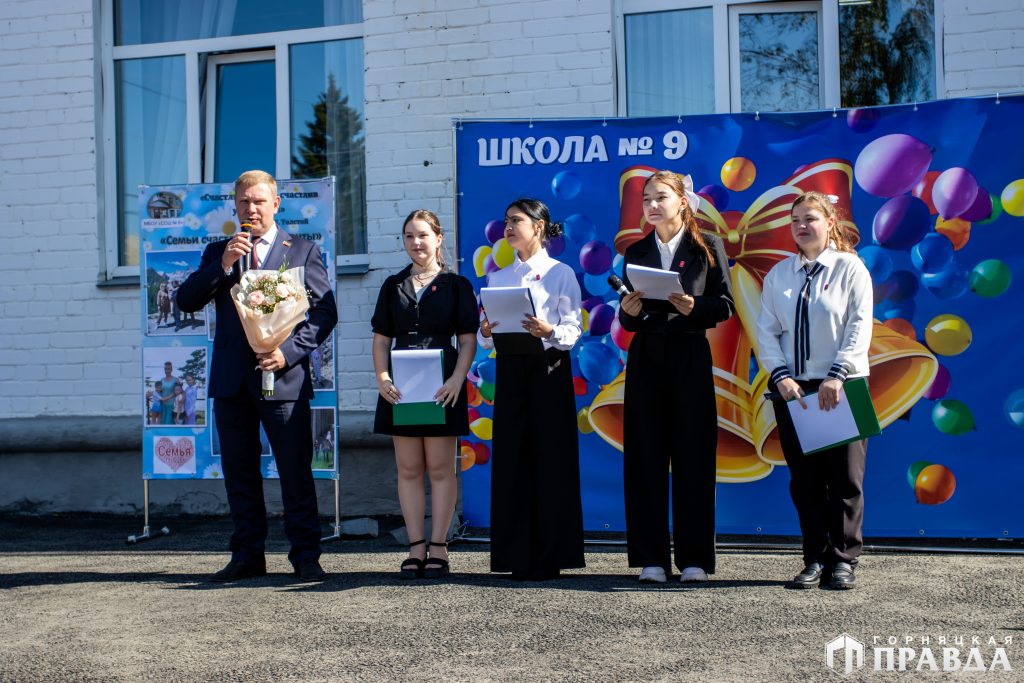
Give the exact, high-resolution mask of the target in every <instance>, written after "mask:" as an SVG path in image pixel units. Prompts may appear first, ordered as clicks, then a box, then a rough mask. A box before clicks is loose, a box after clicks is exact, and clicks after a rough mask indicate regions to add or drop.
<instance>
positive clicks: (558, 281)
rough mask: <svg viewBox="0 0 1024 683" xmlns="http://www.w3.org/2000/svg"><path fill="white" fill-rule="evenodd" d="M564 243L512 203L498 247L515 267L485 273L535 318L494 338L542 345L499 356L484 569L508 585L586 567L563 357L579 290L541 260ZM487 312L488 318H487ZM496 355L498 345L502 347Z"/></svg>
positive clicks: (484, 332)
mask: <svg viewBox="0 0 1024 683" xmlns="http://www.w3.org/2000/svg"><path fill="white" fill-rule="evenodd" d="M560 234H561V225H559V224H552V223H551V216H550V214H549V212H548V208H547V207H546V206H545V205H544V204H543V203H542V202H540V201H537V200H534V199H519V200H517V201H515V202H513V203H512V204H510V205H509V207H508V208H507V209H506V211H505V240H506V241H507V242H508V244H509V246H510V247H512V248H513V249H515V251H516V257H515V261H513V263H512V264H511V265H509V266H508V267H506V268H503V269H501V270H499V271H496V272H494V273H491V275H490V277H489V278H488V286H491V287H528V288H529V290H530V295H531V296H532V298H533V304H534V308H535V312H536V317H534V316H529V317H527V318H526V319H525V320H523V321H522V329H521V330H520V329H514V330H504V329H496V328H498V327H499V325H498V324H497V323H495V325H493V326H492V325H491V324H490V322H489V321H488V320H487V318H486V317H485V318H484V319H483V320H482V321H481V324H480V332H479V335H480V336H479V343H480V345H481V346H482V347H483V348H487V349H489V348H493V347H494V339H493V338H492V336H491V331H492V330H495V332H497V333H504V332H518V333H520V334H522V333H523V331H525V333H527V334H530V335H532V336H533V337H536V338H538V339H540V340H541V342H542V345H543V352H542V353H536V354H518V353H510V352H503V351H502V350H501V349H500V348H499V350H498V352H497V377H496V379H495V387H494V391H495V394H494V434H493V441H492V447H493V450H494V453H493V458H492V460H491V463H492V465H491V570H492V571H495V572H511V573H512V578H513V579H519V580H544V579H550V578H554V577H557V576H558V574H559V572H560V571H561V570H562V569H573V568H578V567H583V566H584V559H583V507H582V504H581V500H580V464H579V444H578V432H577V428H576V396H575V393H574V391H573V384H572V363H571V361H570V358H569V350H570V349H572V347H573V345H574V344H575V343H576V341H577V340H578V339H579V338H580V335H581V334H582V332H583V328H582V325H581V322H580V321H581V320H582V314H581V302H580V298H581V297H580V286H579V283H578V282H577V281H576V275H575V273H574V272H573V270H572V268H570V267H569V266H567V265H565V264H564V263H560V262H559V261H556V260H555V259H553V258H551V257H550V256H548V253H547V251H546V250H545V249H544V246H543V245H544V243H545V242H546V241H547V240H548V239H550V238H552V237H556V236H558V235H560ZM485 313H486V311H485ZM499 346H500V344H499Z"/></svg>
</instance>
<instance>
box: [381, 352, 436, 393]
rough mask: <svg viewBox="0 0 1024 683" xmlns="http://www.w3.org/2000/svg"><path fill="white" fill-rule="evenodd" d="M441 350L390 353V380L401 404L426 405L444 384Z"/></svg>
mask: <svg viewBox="0 0 1024 683" xmlns="http://www.w3.org/2000/svg"><path fill="white" fill-rule="evenodd" d="M443 377H444V366H443V365H442V363H441V349H401V350H396V351H392V352H391V378H392V380H393V381H394V383H395V387H396V388H397V389H398V392H399V393H400V394H401V395H402V398H401V403H426V402H427V401H433V400H434V394H436V393H437V390H438V389H440V388H441V385H442V384H444V380H443V379H442V378H443Z"/></svg>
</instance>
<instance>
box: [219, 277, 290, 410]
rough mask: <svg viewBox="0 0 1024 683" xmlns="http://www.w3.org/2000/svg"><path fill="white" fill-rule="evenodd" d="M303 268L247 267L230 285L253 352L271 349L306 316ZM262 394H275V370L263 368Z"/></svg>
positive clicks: (286, 336) (263, 351)
mask: <svg viewBox="0 0 1024 683" xmlns="http://www.w3.org/2000/svg"><path fill="white" fill-rule="evenodd" d="M305 281H306V280H305V268H303V267H302V266H299V267H296V268H288V269H287V270H249V271H246V272H245V273H243V274H242V279H241V280H240V281H239V283H238V284H237V285H235V286H234V287H232V288H231V299H232V301H234V303H235V310H237V311H238V318H239V320H241V322H242V329H243V330H245V338H246V339H247V340H248V342H249V346H250V347H252V350H253V351H255V352H256V353H270V352H271V351H273V350H274V349H276V348H277V347H279V346H280V345H281V344H282V343H283V342H284V340H285V339H287V338H288V336H289V335H291V333H292V330H294V329H295V326H296V325H298V324H299V323H300V322H302V321H303V320H305V319H306V312H307V311H308V310H309V297H308V296H307V294H306V289H305V286H304V283H305ZM262 389H263V396H264V397H267V398H269V397H271V396H273V395H274V373H273V372H268V371H264V372H263V382H262Z"/></svg>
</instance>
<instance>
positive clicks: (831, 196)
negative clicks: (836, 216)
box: [825, 194, 839, 204]
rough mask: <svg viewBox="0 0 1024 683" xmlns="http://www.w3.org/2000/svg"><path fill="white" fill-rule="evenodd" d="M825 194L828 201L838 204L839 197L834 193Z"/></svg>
mask: <svg viewBox="0 0 1024 683" xmlns="http://www.w3.org/2000/svg"><path fill="white" fill-rule="evenodd" d="M825 196H826V197H828V200H829V201H830V202H832V203H833V204H838V203H839V197H837V196H836V195H834V194H827V195H825Z"/></svg>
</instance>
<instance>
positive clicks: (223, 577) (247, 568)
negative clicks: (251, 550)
mask: <svg viewBox="0 0 1024 683" xmlns="http://www.w3.org/2000/svg"><path fill="white" fill-rule="evenodd" d="M266 575H267V564H266V562H254V561H249V562H244V561H242V560H231V561H230V562H228V564H227V566H226V567H224V568H223V569H221V570H220V571H219V572H217V573H216V574H214V575H213V576H211V577H210V581H212V582H213V583H228V582H229V581H240V580H242V579H253V578H256V577H258V576H266Z"/></svg>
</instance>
